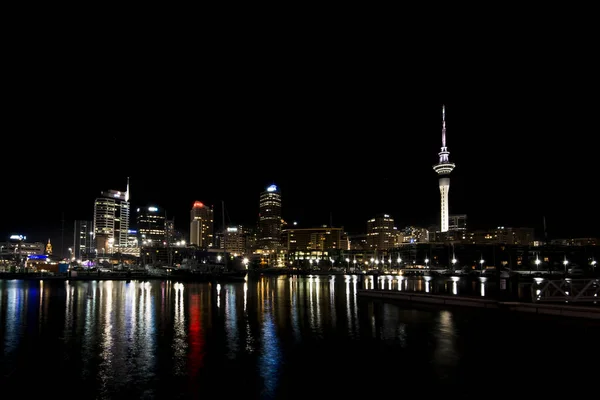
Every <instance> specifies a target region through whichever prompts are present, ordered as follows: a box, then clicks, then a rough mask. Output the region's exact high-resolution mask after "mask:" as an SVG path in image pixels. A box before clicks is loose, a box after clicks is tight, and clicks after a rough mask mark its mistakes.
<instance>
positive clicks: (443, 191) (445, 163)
mask: <svg viewBox="0 0 600 400" xmlns="http://www.w3.org/2000/svg"><path fill="white" fill-rule="evenodd" d="M438 155H439V156H440V162H439V163H437V164H436V165H434V166H433V170H434V171H435V172H436V173H437V174H438V176H439V177H440V179H439V182H440V209H441V213H440V214H441V223H440V231H442V232H448V220H449V214H448V192H449V191H450V172H452V170H453V169H454V167H455V165H454V164H453V163H451V162H450V158H449V157H450V152H449V151H448V148H447V147H446V106H442V150H441V151H440V152H439V153H438Z"/></svg>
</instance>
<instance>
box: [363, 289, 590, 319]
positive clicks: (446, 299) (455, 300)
mask: <svg viewBox="0 0 600 400" xmlns="http://www.w3.org/2000/svg"><path fill="white" fill-rule="evenodd" d="M357 294H358V296H360V297H366V298H373V299H380V300H392V301H401V302H410V303H420V304H431V305H440V306H449V307H454V306H458V307H475V308H488V309H495V310H505V311H514V312H523V313H532V314H544V315H560V316H564V317H577V318H588V319H597V320H600V306H598V305H588V306H585V305H581V306H579V305H577V306H575V305H570V304H548V303H543V304H542V303H524V302H517V301H499V300H494V299H486V298H478V297H464V296H462V297H460V296H445V295H436V294H425V293H410V292H392V291H389V290H374V289H359V290H358V293H357Z"/></svg>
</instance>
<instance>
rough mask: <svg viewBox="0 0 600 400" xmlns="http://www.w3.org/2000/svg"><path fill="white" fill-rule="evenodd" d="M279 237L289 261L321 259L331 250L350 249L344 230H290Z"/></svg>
mask: <svg viewBox="0 0 600 400" xmlns="http://www.w3.org/2000/svg"><path fill="white" fill-rule="evenodd" d="M281 236H282V239H283V240H282V247H283V248H284V249H285V250H286V251H287V254H288V257H289V259H290V260H295V259H298V260H302V259H323V258H327V257H328V256H329V254H330V252H331V250H349V249H350V244H349V242H348V235H347V234H346V233H345V232H344V228H333V227H326V226H323V227H319V228H290V229H284V230H283V232H282V234H281Z"/></svg>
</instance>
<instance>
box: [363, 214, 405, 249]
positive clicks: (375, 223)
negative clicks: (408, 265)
mask: <svg viewBox="0 0 600 400" xmlns="http://www.w3.org/2000/svg"><path fill="white" fill-rule="evenodd" d="M397 244H398V229H397V228H396V227H395V226H394V218H392V217H391V216H390V215H389V214H380V215H377V216H375V218H371V219H370V220H368V221H367V246H368V247H369V249H370V250H389V249H391V248H394V247H396V245H397Z"/></svg>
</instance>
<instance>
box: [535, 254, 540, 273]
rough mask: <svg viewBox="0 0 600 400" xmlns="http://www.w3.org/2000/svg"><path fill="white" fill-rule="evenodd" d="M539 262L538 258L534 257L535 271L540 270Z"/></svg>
mask: <svg viewBox="0 0 600 400" xmlns="http://www.w3.org/2000/svg"><path fill="white" fill-rule="evenodd" d="M540 263H541V261H540V259H539V258H537V257H536V259H535V269H536V271H539V270H540Z"/></svg>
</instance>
